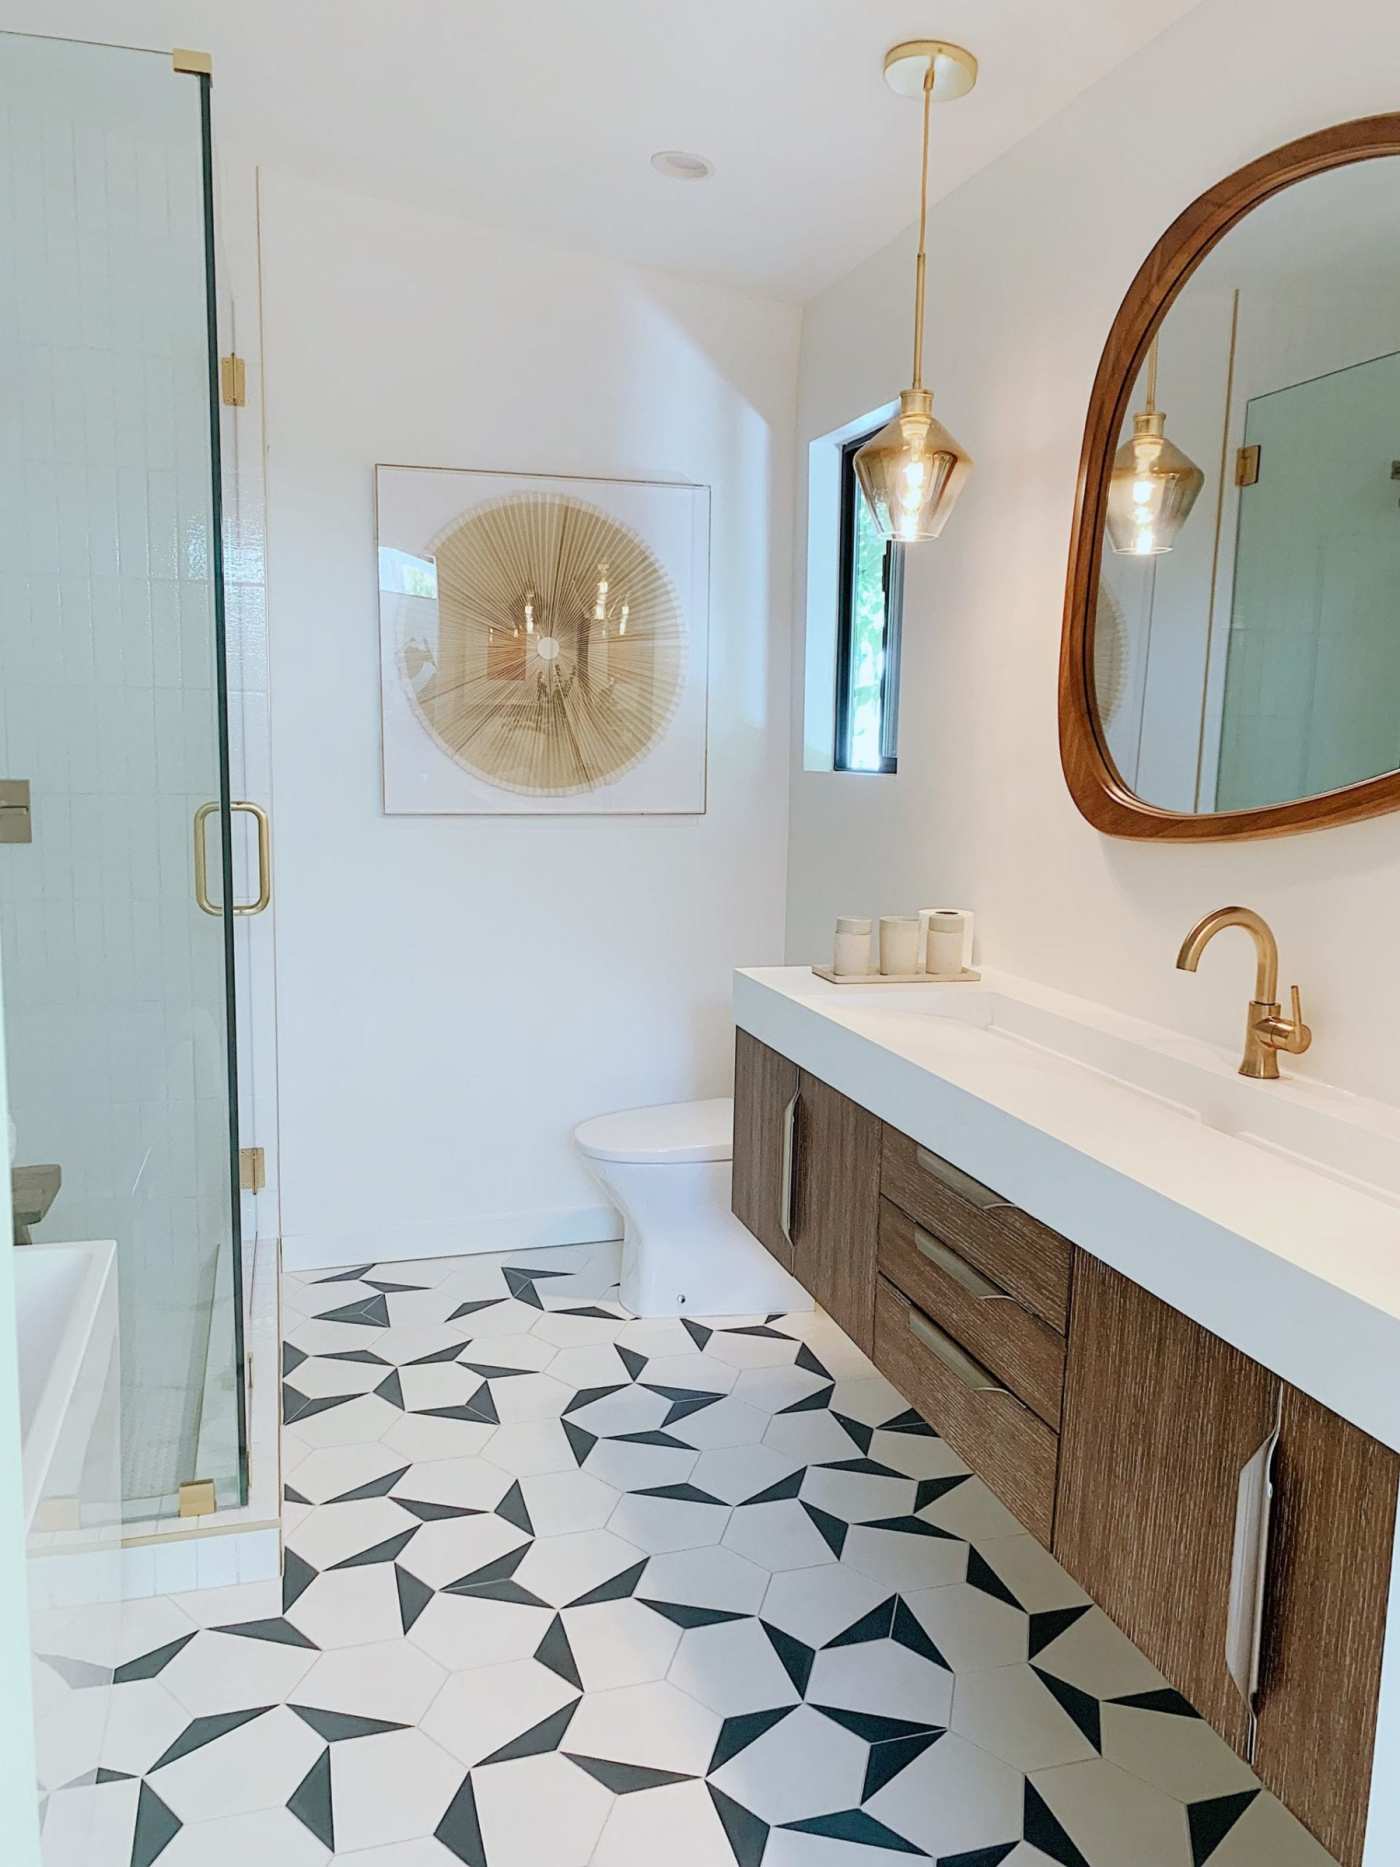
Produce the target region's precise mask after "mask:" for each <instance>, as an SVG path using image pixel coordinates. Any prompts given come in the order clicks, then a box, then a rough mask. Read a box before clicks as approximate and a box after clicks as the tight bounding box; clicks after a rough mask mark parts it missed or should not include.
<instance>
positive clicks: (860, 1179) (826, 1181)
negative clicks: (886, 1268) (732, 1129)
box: [792, 1070, 881, 1355]
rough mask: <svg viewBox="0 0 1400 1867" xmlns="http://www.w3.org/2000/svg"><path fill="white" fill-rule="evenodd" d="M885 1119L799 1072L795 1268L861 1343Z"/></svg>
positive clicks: (871, 1280) (871, 1293)
mask: <svg viewBox="0 0 1400 1867" xmlns="http://www.w3.org/2000/svg"><path fill="white" fill-rule="evenodd" d="M880 1132H881V1128H880V1122H879V1121H878V1120H877V1118H876V1117H875V1116H874V1115H872V1114H871V1113H870V1112H869V1110H868V1109H863V1108H860V1107H859V1106H858V1105H857V1104H856V1103H854V1102H852V1101H851V1100H850V1098H849V1097H847V1096H843V1095H840V1094H838V1092H837V1091H836V1090H835V1089H832V1088H830V1087H829V1086H828V1085H827V1084H826V1083H823V1082H819V1081H818V1080H817V1078H816V1077H815V1076H809V1075H808V1074H807V1072H806V1071H805V1070H803V1071H802V1073H801V1078H800V1083H799V1094H798V1099H797V1176H796V1188H795V1197H794V1218H795V1223H794V1226H793V1240H794V1243H795V1246H796V1250H795V1253H794V1256H793V1265H792V1271H793V1275H794V1276H795V1277H796V1278H797V1280H798V1282H799V1283H800V1284H801V1285H802V1286H803V1288H804V1289H806V1290H810V1291H811V1293H812V1295H813V1296H814V1297H815V1298H816V1300H817V1302H818V1303H820V1305H821V1306H822V1308H823V1309H824V1310H825V1311H826V1312H827V1314H828V1315H829V1316H833V1317H834V1318H835V1319H836V1321H837V1322H838V1323H840V1325H841V1327H842V1328H843V1329H844V1330H845V1331H846V1333H847V1335H849V1336H850V1338H851V1340H852V1341H853V1342H855V1343H856V1344H857V1346H858V1347H860V1348H862V1349H864V1350H865V1352H866V1354H867V1355H868V1354H869V1353H870V1350H871V1347H872V1346H873V1343H874V1336H875V1247H876V1239H877V1235H878V1232H879V1224H880Z"/></svg>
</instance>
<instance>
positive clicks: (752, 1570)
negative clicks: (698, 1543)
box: [637, 1547, 771, 1614]
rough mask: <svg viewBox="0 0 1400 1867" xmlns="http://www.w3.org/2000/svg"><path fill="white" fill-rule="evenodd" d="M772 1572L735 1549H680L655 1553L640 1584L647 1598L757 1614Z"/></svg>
mask: <svg viewBox="0 0 1400 1867" xmlns="http://www.w3.org/2000/svg"><path fill="white" fill-rule="evenodd" d="M770 1580H771V1572H770V1571H769V1570H768V1569H767V1568H765V1567H763V1566H762V1565H761V1564H760V1563H757V1562H750V1561H749V1560H748V1559H747V1558H746V1557H744V1556H741V1555H739V1554H738V1553H737V1552H736V1551H734V1550H732V1549H725V1548H722V1547H721V1548H717V1549H677V1550H670V1551H668V1552H667V1553H666V1554H665V1555H663V1556H653V1557H652V1558H651V1560H650V1562H648V1564H647V1566H646V1570H645V1572H644V1573H643V1576H642V1579H641V1581H640V1582H639V1583H638V1584H637V1596H638V1598H639V1599H640V1600H644V1601H666V1602H672V1603H683V1604H686V1605H689V1606H692V1607H698V1608H716V1609H720V1610H722V1611H724V1612H726V1613H731V1614H756V1613H757V1612H758V1609H759V1604H760V1603H761V1602H762V1600H763V1596H764V1591H765V1589H766V1588H767V1587H768V1584H769V1581H770Z"/></svg>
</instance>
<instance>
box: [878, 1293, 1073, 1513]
mask: <svg viewBox="0 0 1400 1867" xmlns="http://www.w3.org/2000/svg"><path fill="white" fill-rule="evenodd" d="M875 1362H876V1365H877V1367H878V1368H879V1369H880V1371H881V1373H882V1374H884V1375H885V1376H886V1377H887V1378H888V1379H889V1380H891V1381H893V1383H894V1385H895V1386H896V1387H897V1388H898V1389H899V1390H900V1392H901V1393H902V1394H905V1395H907V1397H908V1398H909V1399H910V1400H911V1401H912V1402H913V1404H914V1406H915V1407H916V1408H917V1409H918V1411H919V1412H920V1413H921V1414H923V1416H924V1417H925V1419H927V1420H928V1422H929V1424H930V1425H931V1426H933V1427H935V1428H936V1429H937V1430H938V1431H939V1432H940V1433H941V1434H942V1435H943V1437H944V1438H945V1439H946V1440H947V1441H948V1444H949V1445H950V1446H951V1447H952V1448H953V1450H954V1451H955V1452H956V1453H957V1454H958V1455H959V1457H960V1458H962V1459H965V1460H966V1462H967V1463H968V1465H970V1466H971V1468H972V1470H973V1471H975V1472H976V1473H977V1475H978V1477H979V1478H981V1479H982V1480H983V1481H984V1482H985V1483H986V1484H987V1485H988V1486H989V1488H990V1489H991V1490H993V1491H995V1492H996V1494H997V1496H998V1497H999V1498H1000V1499H1001V1501H1002V1503H1003V1504H1005V1505H1006V1507H1007V1509H1008V1510H1010V1511H1012V1512H1014V1513H1015V1515H1016V1516H1017V1517H1019V1518H1020V1520H1021V1522H1022V1523H1023V1524H1024V1525H1025V1526H1026V1528H1027V1529H1028V1530H1030V1531H1032V1532H1033V1533H1034V1534H1035V1535H1036V1536H1038V1537H1039V1538H1040V1540H1041V1542H1042V1543H1044V1544H1045V1545H1046V1546H1047V1547H1048V1546H1049V1543H1050V1535H1051V1530H1052V1528H1053V1526H1054V1518H1055V1470H1056V1466H1057V1464H1058V1462H1059V1445H1060V1442H1059V1440H1058V1438H1057V1437H1056V1435H1055V1434H1054V1433H1052V1432H1051V1430H1050V1428H1049V1427H1048V1426H1047V1425H1046V1424H1045V1422H1044V1420H1041V1419H1038V1418H1037V1417H1036V1415H1035V1414H1034V1413H1032V1412H1031V1410H1030V1408H1029V1407H1026V1406H1023V1405H1022V1404H1021V1402H1020V1401H1019V1400H1018V1399H1017V1398H1016V1396H1015V1395H1014V1394H1012V1393H1011V1392H1009V1390H1008V1389H1006V1388H1005V1387H1002V1386H1000V1385H998V1384H997V1383H996V1380H995V1377H994V1376H992V1375H990V1374H989V1373H988V1371H987V1370H986V1369H984V1368H980V1367H979V1366H978V1364H977V1362H976V1361H975V1360H973V1359H972V1358H971V1357H970V1356H969V1355H967V1353H966V1351H965V1350H963V1349H961V1348H959V1346H958V1344H957V1343H956V1342H954V1341H953V1339H952V1337H951V1336H950V1335H948V1334H947V1333H946V1332H945V1331H944V1330H942V1329H940V1328H939V1327H938V1324H937V1322H936V1321H935V1320H934V1319H933V1318H932V1317H929V1316H926V1315H925V1314H924V1313H923V1312H922V1311H921V1310H919V1309H916V1308H915V1307H914V1305H913V1304H912V1303H910V1301H909V1299H908V1298H907V1297H906V1296H903V1295H902V1294H901V1293H900V1292H899V1291H898V1290H896V1289H895V1287H894V1285H893V1284H891V1283H887V1282H886V1281H885V1279H884V1278H883V1277H882V1278H881V1279H880V1287H879V1291H878V1294H877V1296H876V1299H875Z"/></svg>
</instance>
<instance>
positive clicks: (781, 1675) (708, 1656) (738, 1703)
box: [667, 1620, 802, 1717]
mask: <svg viewBox="0 0 1400 1867" xmlns="http://www.w3.org/2000/svg"><path fill="white" fill-rule="evenodd" d="M667 1677H668V1678H669V1679H670V1681H671V1683H672V1685H675V1686H679V1687H680V1689H681V1691H682V1692H688V1693H689V1694H690V1696H691V1697H692V1698H693V1699H698V1700H699V1702H700V1703H701V1704H702V1705H708V1706H709V1708H710V1710H711V1711H716V1712H718V1713H719V1714H720V1716H721V1717H734V1716H737V1715H738V1714H740V1713H742V1712H751V1711H755V1710H757V1709H759V1708H760V1707H764V1708H766V1707H768V1706H772V1705H795V1704H796V1703H797V1702H798V1701H799V1700H800V1699H801V1697H802V1694H801V1692H800V1691H798V1689H797V1687H796V1686H795V1685H794V1684H793V1681H792V1679H791V1677H790V1675H789V1674H788V1672H787V1671H786V1669H785V1668H784V1666H783V1664H782V1661H781V1660H780V1659H779V1658H778V1655H777V1653H776V1651H775V1650H774V1647H773V1643H772V1641H771V1640H770V1639H769V1638H768V1635H767V1634H766V1633H765V1632H764V1630H763V1628H762V1627H761V1626H760V1625H759V1623H758V1621H757V1620H742V1621H721V1622H718V1623H716V1624H715V1625H713V1626H710V1627H692V1628H689V1629H688V1630H687V1631H686V1632H685V1633H684V1634H682V1636H681V1643H680V1647H679V1649H678V1651H677V1653H676V1657H675V1660H674V1662H673V1663H672V1666H671V1670H670V1672H669V1673H668V1674H667Z"/></svg>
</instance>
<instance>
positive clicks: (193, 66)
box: [170, 45, 214, 78]
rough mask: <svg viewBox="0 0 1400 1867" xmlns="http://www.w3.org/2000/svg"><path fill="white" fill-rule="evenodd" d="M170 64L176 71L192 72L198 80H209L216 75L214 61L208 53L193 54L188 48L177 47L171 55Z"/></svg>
mask: <svg viewBox="0 0 1400 1867" xmlns="http://www.w3.org/2000/svg"><path fill="white" fill-rule="evenodd" d="M170 64H171V68H172V70H174V71H190V72H193V73H194V75H195V76H196V77H197V78H209V77H212V76H213V73H214V61H213V59H212V58H211V57H210V56H209V54H208V53H207V52H191V51H190V49H189V47H188V46H183V45H177V46H176V48H175V50H174V51H173V52H172V53H171V54H170Z"/></svg>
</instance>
